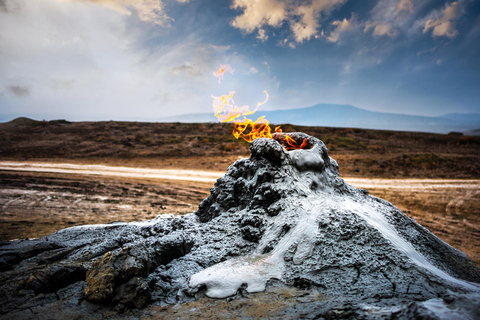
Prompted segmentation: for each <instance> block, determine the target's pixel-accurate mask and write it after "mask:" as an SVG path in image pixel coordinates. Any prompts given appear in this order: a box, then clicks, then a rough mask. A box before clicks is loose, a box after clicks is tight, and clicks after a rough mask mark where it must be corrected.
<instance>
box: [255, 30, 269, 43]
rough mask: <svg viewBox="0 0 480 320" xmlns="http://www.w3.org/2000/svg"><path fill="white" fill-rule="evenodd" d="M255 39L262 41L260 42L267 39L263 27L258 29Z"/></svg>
mask: <svg viewBox="0 0 480 320" xmlns="http://www.w3.org/2000/svg"><path fill="white" fill-rule="evenodd" d="M257 39H258V40H260V41H262V42H264V41H265V40H267V39H268V35H267V33H266V31H265V29H258V35H257Z"/></svg>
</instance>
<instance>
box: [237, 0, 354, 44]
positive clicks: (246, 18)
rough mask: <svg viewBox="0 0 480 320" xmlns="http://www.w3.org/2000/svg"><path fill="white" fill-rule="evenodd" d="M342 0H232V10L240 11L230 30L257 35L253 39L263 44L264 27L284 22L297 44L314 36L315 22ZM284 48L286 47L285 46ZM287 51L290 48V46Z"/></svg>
mask: <svg viewBox="0 0 480 320" xmlns="http://www.w3.org/2000/svg"><path fill="white" fill-rule="evenodd" d="M344 2H346V0H312V1H303V2H298V1H286V2H282V1H278V0H234V1H233V4H232V8H233V9H237V10H243V12H242V13H241V14H240V15H238V16H237V17H235V19H234V20H233V21H232V23H231V24H232V26H233V27H236V28H238V29H241V30H243V31H245V32H246V33H252V32H254V31H255V30H259V31H258V36H257V38H258V39H260V40H261V41H264V40H266V37H265V35H266V34H265V33H264V31H263V30H264V29H263V27H264V26H270V27H280V26H281V25H282V24H283V23H286V22H288V23H289V25H290V31H291V32H292V33H293V38H294V39H295V41H296V42H297V43H301V42H303V41H305V40H309V39H311V38H312V37H315V36H317V35H318V32H319V30H318V29H319V27H320V23H319V19H320V18H321V16H322V14H323V15H327V14H329V13H330V11H331V10H333V9H334V8H335V7H336V6H337V5H340V4H343V3H344ZM286 45H288V44H286ZM290 47H291V46H290Z"/></svg>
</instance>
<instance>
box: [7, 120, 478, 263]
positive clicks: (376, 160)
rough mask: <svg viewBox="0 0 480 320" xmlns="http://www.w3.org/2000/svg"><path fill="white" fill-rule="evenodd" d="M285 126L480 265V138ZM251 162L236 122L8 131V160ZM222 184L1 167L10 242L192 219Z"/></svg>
mask: <svg viewBox="0 0 480 320" xmlns="http://www.w3.org/2000/svg"><path fill="white" fill-rule="evenodd" d="M282 128H283V130H284V131H286V132H287V131H302V132H306V133H308V134H311V135H313V136H316V137H318V138H320V139H321V140H323V141H324V142H325V144H326V145H327V148H328V149H329V151H330V156H331V157H332V158H334V159H336V160H337V162H338V163H339V166H340V174H341V176H342V177H343V178H345V179H346V180H347V182H350V183H351V184H353V185H355V186H357V187H363V188H365V187H366V188H367V189H369V190H370V193H371V194H373V195H376V196H379V197H381V198H384V199H386V200H388V201H390V202H392V203H393V204H395V205H396V206H398V207H399V208H400V209H401V210H402V211H403V212H405V213H406V214H407V215H409V216H410V217H412V218H414V219H415V220H416V221H417V222H419V223H420V224H422V225H423V226H425V227H427V228H428V229H429V230H431V231H432V232H433V233H435V234H436V235H437V236H439V237H440V238H442V239H443V240H445V241H446V242H448V243H449V244H451V245H453V246H454V247H457V248H459V249H460V250H462V251H464V252H466V253H467V254H468V255H469V256H470V257H471V258H472V259H473V260H474V261H476V262H477V263H478V264H480V138H477V137H465V136H463V135H461V134H458V133H451V134H448V135H441V134H429V133H412V132H395V131H380V130H363V129H345V128H317V127H301V126H291V125H283V126H282ZM248 155H249V151H248V143H246V142H241V141H237V140H236V139H235V138H234V137H233V136H231V126H230V125H228V124H213V123H212V124H180V123H166V124H164V123H137V122H78V123H69V122H67V121H63V120H60V121H33V120H29V119H17V120H15V121H13V122H10V123H4V124H0V161H16V162H36V163H47V164H49V163H71V164H82V165H85V164H102V165H110V166H125V167H130V168H153V169H188V170H192V169H194V170H201V171H212V172H213V171H214V172H224V171H225V170H226V168H227V167H228V166H229V165H230V164H231V163H233V162H234V161H235V160H237V159H238V158H239V157H248ZM359 178H361V179H360V180H355V179H359ZM349 179H350V180H349ZM381 179H389V180H381ZM392 179H399V180H392ZM412 179H428V180H421V181H419V180H412ZM452 179H454V180H452ZM212 185H213V182H198V181H196V182H193V181H181V180H171V179H158V178H145V177H141V176H138V177H121V176H98V175H85V174H81V173H79V174H71V173H69V174H67V173H53V172H30V171H23V172H21V171H15V170H0V186H1V190H0V227H1V231H0V240H9V239H14V238H32V237H39V236H44V235H48V234H50V233H51V232H53V231H55V230H59V229H62V228H65V227H70V226H74V225H80V224H92V223H110V222H114V221H137V220H145V219H152V218H154V217H156V216H157V215H159V214H170V213H171V214H184V213H188V212H192V211H195V210H196V206H197V205H198V203H199V202H200V201H201V200H202V199H204V198H205V197H206V196H208V194H209V188H211V186H212Z"/></svg>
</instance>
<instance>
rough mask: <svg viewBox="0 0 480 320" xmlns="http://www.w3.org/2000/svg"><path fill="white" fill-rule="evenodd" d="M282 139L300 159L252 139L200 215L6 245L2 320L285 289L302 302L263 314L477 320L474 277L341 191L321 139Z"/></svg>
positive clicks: (349, 190) (405, 225)
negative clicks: (461, 319)
mask: <svg viewBox="0 0 480 320" xmlns="http://www.w3.org/2000/svg"><path fill="white" fill-rule="evenodd" d="M288 135H289V136H290V137H292V138H293V139H294V140H295V141H297V142H300V141H303V139H305V140H304V141H306V143H305V144H304V145H305V149H297V150H291V151H287V150H286V149H285V148H284V146H285V141H284V139H285V134H276V135H275V136H274V139H256V140H254V141H253V142H252V144H251V152H252V155H251V157H250V159H242V160H239V161H237V162H235V163H234V164H232V165H231V166H230V167H229V168H228V170H227V172H226V174H225V176H224V177H222V178H220V179H218V181H217V182H216V184H215V186H214V188H212V189H211V194H210V196H209V197H208V198H206V199H205V200H204V201H202V203H201V204H200V205H199V208H198V210H197V211H196V212H195V213H192V214H188V215H185V216H182V217H178V218H168V219H162V218H157V219H154V220H151V221H145V222H136V223H114V224H108V225H93V226H82V227H73V228H69V229H65V230H61V231H58V232H56V233H54V234H52V235H50V236H48V238H47V237H45V238H42V239H37V240H29V241H12V242H9V243H2V244H1V245H0V267H1V268H2V270H3V271H2V273H1V275H0V281H1V282H0V283H1V284H0V297H1V298H2V301H4V303H3V304H1V305H0V313H1V314H2V315H3V316H2V319H10V318H12V317H20V318H21V317H23V318H38V317H41V316H44V315H46V314H49V313H51V314H58V315H63V316H64V315H66V314H67V311H66V310H68V314H69V317H70V316H80V315H85V314H88V315H92V318H94V317H97V316H99V317H115V316H118V315H119V313H121V314H122V315H123V316H128V315H131V316H133V317H137V316H142V315H146V316H148V315H152V316H154V315H155V314H156V315H159V314H161V316H162V317H163V318H169V317H171V318H176V317H178V315H180V314H181V315H182V316H185V315H187V314H188V312H190V311H188V310H190V309H192V310H193V309H195V310H200V311H199V312H204V314H210V313H209V310H207V309H204V308H203V307H202V306H212V305H215V306H216V308H217V307H218V308H224V309H223V310H224V312H226V311H225V310H230V309H228V308H229V307H228V304H222V303H220V302H211V300H209V299H210V298H209V297H211V298H226V299H230V300H229V301H238V304H239V305H243V306H245V309H244V310H251V309H249V308H250V307H252V308H258V306H256V307H255V303H254V302H253V300H252V299H253V298H250V297H253V296H252V295H255V299H260V301H263V300H262V299H270V300H271V298H267V297H271V296H272V294H274V295H275V294H276V295H280V293H279V292H280V291H281V290H293V291H295V292H297V293H295V294H300V293H299V292H303V293H301V294H302V296H301V297H300V296H298V297H297V296H295V298H292V299H286V300H285V299H284V300H281V299H280V300H281V301H284V302H283V303H282V302H276V303H275V305H274V306H273V305H271V304H269V305H271V306H272V308H275V310H271V315H272V316H271V317H270V318H277V319H288V318H291V319H297V318H305V319H316V318H321V319H340V318H342V319H350V318H351V319H372V318H373V319H391V318H394V319H408V318H412V317H417V318H421V317H423V318H424V319H430V318H431V319H438V318H448V317H449V316H451V314H452V312H456V313H455V314H458V315H459V316H464V317H471V318H472V317H473V318H475V317H478V314H477V313H475V312H476V311H475V310H478V308H477V306H479V305H480V286H479V285H478V283H479V282H480V268H478V267H477V266H476V265H475V264H474V263H473V262H472V261H471V260H470V259H469V258H468V257H467V256H466V255H465V254H463V253H462V252H460V251H458V250H456V249H454V248H453V247H451V246H449V245H448V244H446V243H444V242H443V241H441V240H440V239H438V238H437V237H435V236H434V235H433V234H432V233H430V232H429V231H428V230H426V229H425V228H423V227H422V226H420V225H418V224H417V223H416V222H415V221H413V220H412V219H410V218H408V217H407V216H406V215H404V214H403V213H402V212H401V211H400V210H398V208H396V207H395V206H393V205H392V204H390V203H388V202H386V201H384V200H382V199H379V198H376V197H373V196H370V195H369V194H368V192H366V191H365V190H359V189H356V188H354V187H352V186H350V185H348V184H347V183H345V182H344V181H343V180H342V179H341V178H340V177H339V176H338V165H337V163H336V162H335V160H333V159H331V158H330V157H329V155H328V151H327V149H326V147H325V145H324V144H323V143H322V142H321V141H320V140H318V139H316V138H314V137H311V136H308V135H305V134H303V133H289V134H288ZM278 290H280V291H278ZM262 292H263V293H262ZM272 292H275V293H272ZM282 292H283V291H282ZM280 300H279V301H280ZM221 301H223V300H221ZM200 302H201V303H200ZM169 305H175V306H172V307H169ZM183 306H185V308H186V306H190V309H188V310H184V309H183V308H184V307H183ZM142 308H143V309H142ZM159 308H160V309H159ZM205 308H207V307H205ZM58 310H62V311H61V312H60V311H58ZM201 310H203V311H201ZM452 310H453V311H452ZM191 312H192V314H197V313H196V312H197V311H191ZM216 312H217V314H218V315H219V317H220V318H222V317H223V318H225V314H226V313H222V310H216ZM229 312H230V311H229ZM231 312H232V313H231V314H232V317H233V315H235V316H238V317H249V316H248V315H247V314H246V313H242V312H240V311H239V312H237V311H231ZM175 314H177V316H175ZM260 314H262V313H260ZM259 317H260V316H259Z"/></svg>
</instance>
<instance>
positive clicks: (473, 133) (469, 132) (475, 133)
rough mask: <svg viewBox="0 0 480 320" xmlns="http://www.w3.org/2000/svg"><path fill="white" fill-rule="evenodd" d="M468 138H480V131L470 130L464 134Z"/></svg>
mask: <svg viewBox="0 0 480 320" xmlns="http://www.w3.org/2000/svg"><path fill="white" fill-rule="evenodd" d="M464 134H465V135H466V136H480V129H474V130H468V131H465V133H464Z"/></svg>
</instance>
